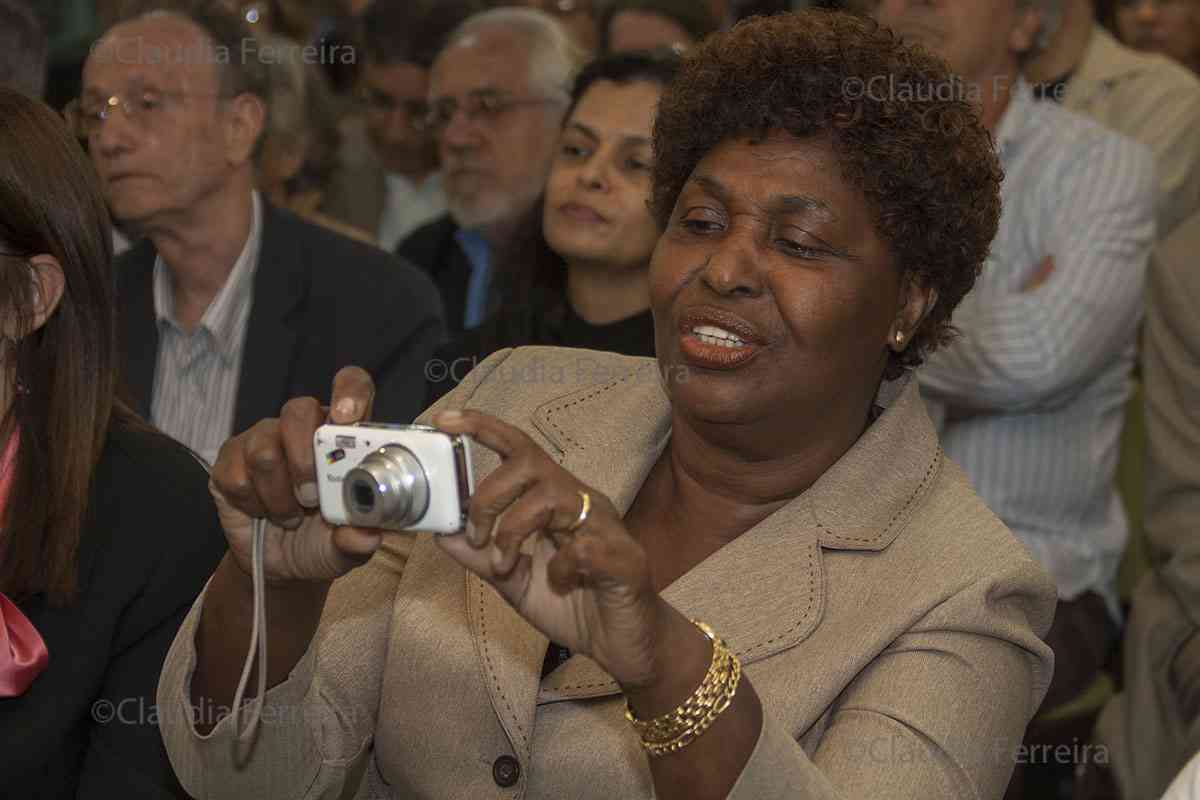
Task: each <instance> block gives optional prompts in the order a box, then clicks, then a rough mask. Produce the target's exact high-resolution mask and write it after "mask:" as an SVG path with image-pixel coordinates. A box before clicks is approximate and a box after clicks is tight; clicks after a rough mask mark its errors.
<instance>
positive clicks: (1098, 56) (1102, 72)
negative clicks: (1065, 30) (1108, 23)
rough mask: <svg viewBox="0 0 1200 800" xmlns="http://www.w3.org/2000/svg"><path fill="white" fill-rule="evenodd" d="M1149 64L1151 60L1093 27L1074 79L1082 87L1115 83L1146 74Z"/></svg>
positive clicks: (1097, 26)
mask: <svg viewBox="0 0 1200 800" xmlns="http://www.w3.org/2000/svg"><path fill="white" fill-rule="evenodd" d="M1150 61H1152V57H1150V56H1147V55H1145V54H1144V53H1139V52H1137V51H1136V50H1133V49H1132V48H1129V47H1126V46H1125V45H1123V44H1121V43H1120V42H1118V41H1117V40H1116V39H1115V38H1114V37H1113V36H1112V35H1111V34H1110V33H1108V32H1107V31H1105V30H1104V28H1102V27H1101V26H1100V25H1093V26H1092V35H1091V37H1090V38H1089V39H1088V44H1087V49H1086V50H1084V53H1083V59H1082V60H1081V61H1080V63H1079V67H1078V71H1077V73H1076V76H1075V78H1076V80H1078V81H1079V82H1080V83H1083V84H1106V83H1112V82H1113V81H1116V80H1118V79H1120V78H1123V77H1125V76H1127V75H1135V74H1137V73H1139V72H1142V71H1144V70H1145V69H1146V66H1147V62H1150Z"/></svg>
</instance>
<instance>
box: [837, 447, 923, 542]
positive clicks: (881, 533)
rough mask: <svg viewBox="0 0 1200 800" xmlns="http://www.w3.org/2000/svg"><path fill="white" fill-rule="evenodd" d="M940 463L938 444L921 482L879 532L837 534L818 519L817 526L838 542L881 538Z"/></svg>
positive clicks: (912, 500)
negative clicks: (863, 534) (869, 534)
mask: <svg viewBox="0 0 1200 800" xmlns="http://www.w3.org/2000/svg"><path fill="white" fill-rule="evenodd" d="M941 463H942V448H941V446H940V445H939V446H938V448H937V450H936V451H935V452H934V455H933V459H932V460H931V461H930V462H929V466H928V467H927V468H926V470H925V475H924V476H923V477H922V478H921V482H920V483H918V484H917V488H916V489H913V492H912V494H910V495H909V496H908V500H907V501H905V503H904V505H903V506H902V507H901V508H900V510H899V511H897V512H896V513H895V514H893V515H892V518H891V519H890V520H888V523H887V525H886V526H884V529H883V530H882V531H880V532H879V533H877V534H875V535H874V536H870V537H866V536H864V537H854V536H843V535H841V534H837V533H834V532H833V531H831V530H829V529H828V528H826V527H825V526H824V525H822V524H821V522H820V521H819V520H818V522H817V527H819V528H820V529H821V530H823V531H825V533H826V534H828V535H829V538H831V539H835V540H837V541H839V542H858V543H862V544H867V543H873V542H877V541H879V539H881V538H883V537H884V536H886V535H887V534H888V532H889V531H890V530H891V529H892V527H893V526H894V525H895V524H896V521H897V520H899V519H900V518H901V517H902V516H904V515H905V514H906V513H907V512H908V510H909V508H910V507H911V506H912V504H913V503H914V502H916V500H917V498H918V497H921V496H922V495H923V494H924V490H925V487H926V486H928V484H929V481H930V479H932V477H933V475H934V473H935V472H936V471H937V468H938V466H939V465H940V464H941Z"/></svg>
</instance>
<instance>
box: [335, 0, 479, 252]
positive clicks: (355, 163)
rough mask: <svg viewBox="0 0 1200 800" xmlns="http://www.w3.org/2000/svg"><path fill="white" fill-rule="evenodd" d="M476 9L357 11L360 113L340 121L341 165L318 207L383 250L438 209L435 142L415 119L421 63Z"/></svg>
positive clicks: (383, 3) (453, 2)
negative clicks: (372, 236)
mask: <svg viewBox="0 0 1200 800" xmlns="http://www.w3.org/2000/svg"><path fill="white" fill-rule="evenodd" d="M479 8H480V2H479V1H478V0H442V2H437V3H432V2H425V3H412V2H410V0H376V1H375V2H374V3H372V4H371V6H370V7H369V8H368V9H367V10H366V12H365V13H364V15H363V20H362V27H363V30H364V47H363V53H364V61H363V64H362V70H361V75H360V80H359V87H358V97H359V100H360V105H361V108H362V114H361V116H357V117H354V118H352V119H350V120H348V121H346V122H345V123H343V125H342V130H343V139H344V145H343V147H342V154H341V160H342V162H343V165H344V166H343V168H342V169H341V170H339V171H338V173H336V174H335V176H334V178H333V181H332V184H331V186H330V188H329V193H328V195H327V197H326V211H327V213H329V214H331V215H332V216H334V217H337V218H338V219H341V220H343V221H344V222H348V223H350V224H351V225H355V226H357V227H359V228H362V229H364V230H369V231H372V232H374V233H375V235H376V238H377V240H378V241H379V244H380V246H381V247H383V248H384V249H385V250H389V251H391V250H395V249H396V245H398V244H399V243H400V242H401V241H402V240H403V239H404V238H405V237H406V236H408V234H410V233H412V232H413V231H414V230H416V229H417V228H419V227H421V226H422V225H424V224H426V223H428V222H431V221H433V220H434V219H436V218H438V217H440V216H441V215H443V214H445V213H446V198H445V195H444V193H443V191H442V178H441V174H440V173H439V172H438V164H437V161H438V158H437V143H436V142H435V141H434V138H433V136H432V135H431V134H430V133H429V132H427V131H426V130H425V129H424V126H423V124H422V123H423V122H424V119H425V116H426V115H427V113H428V109H429V107H428V104H427V95H428V92H429V68H430V66H431V65H432V64H433V59H434V57H435V56H436V55H437V53H438V51H439V50H440V49H441V45H442V42H444V41H445V39H446V37H447V36H448V35H449V34H450V32H451V31H452V30H453V29H454V28H455V27H456V26H458V25H459V24H460V23H461V22H462V21H463V20H465V19H466V18H467V17H469V16H470V15H471V14H472V13H473V12H474V11H477V10H479Z"/></svg>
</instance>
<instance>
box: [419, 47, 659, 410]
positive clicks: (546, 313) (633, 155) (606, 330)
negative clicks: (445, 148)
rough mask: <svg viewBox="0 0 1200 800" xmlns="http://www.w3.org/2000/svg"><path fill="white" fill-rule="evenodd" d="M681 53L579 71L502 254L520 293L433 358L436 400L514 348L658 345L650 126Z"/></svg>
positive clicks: (641, 352)
mask: <svg viewBox="0 0 1200 800" xmlns="http://www.w3.org/2000/svg"><path fill="white" fill-rule="evenodd" d="M679 63H680V62H679V56H678V55H676V54H675V53H673V52H671V51H670V50H661V51H650V52H645V51H642V52H628V53H619V54H615V55H609V56H603V57H601V58H599V59H597V60H596V61H593V62H592V63H591V64H589V65H588V66H586V67H584V69H583V70H582V71H581V72H580V74H579V77H578V78H577V79H576V80H575V85H574V87H573V88H572V90H571V105H570V107H569V108H568V109H567V114H566V117H565V121H564V123H563V131H562V135H561V138H560V140H559V143H558V149H557V151H556V153H555V157H554V160H553V162H552V163H551V166H550V174H549V175H548V176H547V179H546V188H545V190H544V192H543V194H542V197H541V199H540V200H539V201H538V202H537V204H536V205H535V206H534V208H533V209H532V210H531V211H530V212H529V213H528V214H527V215H526V217H525V219H524V220H523V222H522V224H521V227H520V229H519V230H518V231H517V233H516V234H514V236H513V237H512V244H511V245H510V246H509V248H508V249H507V250H506V251H505V252H502V253H501V254H500V257H499V258H498V262H499V263H498V267H497V274H498V276H499V277H498V279H499V280H502V281H509V282H510V283H511V284H512V285H511V286H510V292H509V296H510V297H512V298H513V300H512V302H510V303H509V304H508V306H507V307H505V308H503V309H501V310H500V311H499V312H498V313H497V314H495V315H494V316H493V317H491V318H490V319H488V320H486V321H485V322H484V323H483V325H481V326H479V327H478V328H475V329H473V330H470V331H467V332H465V333H464V334H462V335H461V336H460V337H459V338H457V339H455V340H454V341H452V342H450V343H448V344H447V345H445V346H444V347H443V348H442V350H441V351H440V352H439V353H438V355H437V357H436V358H435V359H434V360H433V361H431V362H430V364H429V366H428V367H427V368H426V377H427V378H428V379H429V396H428V400H429V402H430V403H432V402H433V401H435V400H437V399H438V398H439V397H441V396H442V395H443V394H445V393H446V392H448V391H449V390H451V389H453V388H454V387H455V386H457V385H458V382H459V381H461V380H462V379H463V378H464V377H466V374H467V373H468V372H470V371H471V369H472V368H473V367H474V366H475V365H476V364H478V363H479V362H481V361H483V359H484V358H486V357H487V356H489V355H491V354H492V353H494V352H496V351H497V350H500V349H502V348H505V347H517V346H521V345H531V344H536V345H550V346H554V347H576V348H584V349H589V350H601V351H605V352H612V353H621V354H623V355H630V356H653V355H654V320H653V318H652V316H651V314H650V290H649V287H648V285H647V281H648V274H649V264H650V254H651V253H652V252H653V250H654V243H655V242H656V241H657V240H658V234H659V228H658V223H656V222H655V221H654V218H653V217H652V216H651V215H650V209H649V207H648V206H647V200H648V199H649V195H650V169H651V167H652V166H653V164H654V161H653V158H652V155H651V152H650V133H651V125H652V123H653V120H654V109H655V107H656V106H657V105H658V99H659V96H660V95H661V94H662V91H663V88H664V87H665V86H666V85H667V84H669V83H670V82H671V79H672V78H673V77H674V76H675V74H676V72H678V70H679Z"/></svg>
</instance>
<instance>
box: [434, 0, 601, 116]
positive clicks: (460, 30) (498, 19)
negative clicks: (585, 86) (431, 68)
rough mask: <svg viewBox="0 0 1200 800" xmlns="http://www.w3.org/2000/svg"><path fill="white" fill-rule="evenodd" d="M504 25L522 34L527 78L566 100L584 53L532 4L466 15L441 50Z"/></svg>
mask: <svg viewBox="0 0 1200 800" xmlns="http://www.w3.org/2000/svg"><path fill="white" fill-rule="evenodd" d="M495 28H504V29H507V30H509V31H512V32H514V33H518V34H520V35H521V36H524V37H525V39H526V40H527V44H528V49H527V50H526V52H527V53H528V55H529V80H530V83H531V84H532V85H533V86H535V87H537V88H538V89H540V90H542V91H544V92H546V93H548V94H552V95H555V96H561V97H562V99H563V101H564V102H565V101H566V100H567V99H568V97H569V95H570V91H571V83H572V81H574V80H575V73H576V72H577V71H578V70H579V68H580V67H582V66H583V64H584V62H585V61H586V58H587V54H586V53H585V52H584V51H583V50H582V49H581V48H580V47H579V46H578V45H576V44H575V42H574V41H573V40H572V39H571V37H570V35H569V34H568V33H567V32H566V30H564V29H563V27H562V26H561V25H560V24H559V23H558V21H557V20H555V19H554V18H553V17H551V16H550V15H549V14H546V13H544V12H542V11H538V10H537V9H533V8H507V7H506V8H494V9H492V10H490V11H484V12H482V13H480V14H475V15H474V16H471V17H469V18H467V19H466V20H465V21H464V22H463V23H462V24H461V25H459V26H458V27H457V28H455V29H454V31H453V32H452V33H451V34H450V35H449V37H447V39H446V46H445V47H444V48H443V52H445V50H448V49H449V48H451V47H453V46H454V45H456V44H457V43H459V42H460V41H462V40H463V39H465V38H467V37H468V36H471V35H472V34H478V33H481V32H482V31H485V30H493V29H495Z"/></svg>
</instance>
